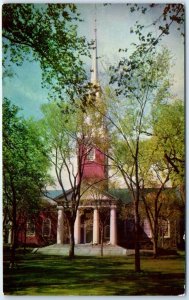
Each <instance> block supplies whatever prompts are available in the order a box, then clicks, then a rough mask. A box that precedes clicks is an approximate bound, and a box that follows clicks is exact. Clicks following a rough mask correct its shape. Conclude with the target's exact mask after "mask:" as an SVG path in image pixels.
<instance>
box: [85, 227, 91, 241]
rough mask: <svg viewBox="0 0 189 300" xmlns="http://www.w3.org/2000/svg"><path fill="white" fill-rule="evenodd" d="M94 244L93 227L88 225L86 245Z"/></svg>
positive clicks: (86, 228)
mask: <svg viewBox="0 0 189 300" xmlns="http://www.w3.org/2000/svg"><path fill="white" fill-rule="evenodd" d="M92 242H93V226H92V225H86V226H85V243H86V244H88V243H92Z"/></svg>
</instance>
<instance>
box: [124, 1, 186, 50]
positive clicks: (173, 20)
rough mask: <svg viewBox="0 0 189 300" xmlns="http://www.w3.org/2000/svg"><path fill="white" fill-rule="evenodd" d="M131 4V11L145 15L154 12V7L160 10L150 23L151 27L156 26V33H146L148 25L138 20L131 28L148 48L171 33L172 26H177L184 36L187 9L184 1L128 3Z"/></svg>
mask: <svg viewBox="0 0 189 300" xmlns="http://www.w3.org/2000/svg"><path fill="white" fill-rule="evenodd" d="M127 5H128V6H130V12H132V13H142V14H144V15H148V14H153V10H154V9H156V10H157V9H159V10H160V15H159V16H158V17H157V18H156V19H154V20H153V23H152V24H151V25H150V26H151V28H156V34H152V32H148V33H147V36H146V34H145V29H146V27H149V26H144V25H141V24H139V22H138V21H137V22H136V24H135V26H134V28H131V33H135V34H137V35H138V37H139V40H140V41H142V42H143V44H145V45H146V46H147V49H151V48H152V47H154V46H156V45H157V44H158V43H159V42H160V41H161V40H162V38H163V37H164V36H166V35H168V34H170V33H171V29H172V27H174V25H175V26H177V30H178V32H180V33H181V36H184V26H183V25H184V22H185V9H184V5H183V4H182V3H170V4H159V3H158V4H155V3H152V4H142V5H141V4H131V3H130V4H127Z"/></svg>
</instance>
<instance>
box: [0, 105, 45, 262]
mask: <svg viewBox="0 0 189 300" xmlns="http://www.w3.org/2000/svg"><path fill="white" fill-rule="evenodd" d="M18 112H19V108H18V107H17V106H15V105H11V103H10V101H9V100H7V99H5V100H4V102H3V213H4V220H5V223H7V222H8V223H11V224H12V227H11V231H12V241H11V262H10V263H11V265H10V266H11V267H14V265H15V250H16V246H17V234H18V230H19V217H20V215H21V214H22V213H23V211H24V212H25V214H26V213H28V214H29V212H31V211H32V210H33V209H34V208H35V209H36V207H38V205H39V198H40V197H41V192H42V189H43V187H44V186H45V184H46V183H48V181H49V177H48V176H47V170H48V167H49V164H48V161H47V160H46V158H45V156H44V153H46V150H47V149H46V147H45V144H44V143H43V141H42V140H41V138H40V136H39V135H38V131H37V129H36V126H35V123H33V122H32V121H26V120H24V119H23V118H22V117H19V116H18Z"/></svg>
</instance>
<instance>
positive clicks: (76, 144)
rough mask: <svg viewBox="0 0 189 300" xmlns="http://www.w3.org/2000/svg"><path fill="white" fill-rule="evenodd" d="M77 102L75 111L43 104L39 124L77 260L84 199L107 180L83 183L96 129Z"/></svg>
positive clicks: (54, 103) (67, 106)
mask: <svg viewBox="0 0 189 300" xmlns="http://www.w3.org/2000/svg"><path fill="white" fill-rule="evenodd" d="M75 103H76V105H75V107H74V109H73V108H72V105H69V104H68V103H67V104H65V103H62V102H51V103H49V104H45V105H43V106H42V111H43V113H44V119H43V120H41V121H40V123H41V128H42V132H43V133H42V135H43V136H44V138H45V140H46V141H48V146H49V155H48V159H49V161H50V162H51V164H52V166H53V168H54V169H55V173H56V178H57V180H58V183H59V185H60V187H61V189H62V193H63V196H64V200H63V202H62V205H63V207H64V212H65V214H66V217H67V219H68V223H69V231H70V251H69V257H70V258H73V257H74V245H75V241H74V223H75V219H76V214H77V210H78V206H79V204H80V201H81V198H82V196H83V195H84V194H85V193H86V192H87V191H88V190H89V189H90V188H91V186H93V185H96V184H97V183H98V182H100V181H102V180H104V179H99V178H93V181H92V182H88V184H85V182H84V180H83V173H84V167H85V166H86V165H87V156H88V154H89V153H90V151H91V149H92V148H93V147H94V144H93V141H94V137H95V135H94V127H93V126H92V124H91V123H90V122H88V120H87V119H86V114H85V112H82V111H81V105H80V104H81V101H80V100H78V101H76V102H75ZM97 124H98V117H97V118H96V125H97ZM95 140H96V139H95ZM95 146H97V144H95ZM76 155H77V158H76ZM65 174H66V175H65ZM65 176H66V177H67V178H68V180H69V185H70V190H69V191H66V189H67V187H66V184H65Z"/></svg>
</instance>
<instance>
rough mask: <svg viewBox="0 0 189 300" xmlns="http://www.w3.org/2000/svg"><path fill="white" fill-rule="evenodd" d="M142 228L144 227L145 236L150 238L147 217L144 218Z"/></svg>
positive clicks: (150, 233)
mask: <svg viewBox="0 0 189 300" xmlns="http://www.w3.org/2000/svg"><path fill="white" fill-rule="evenodd" d="M143 229H144V232H145V234H146V235H147V237H149V238H151V237H152V231H151V228H150V223H149V221H148V219H144V222H143Z"/></svg>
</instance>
